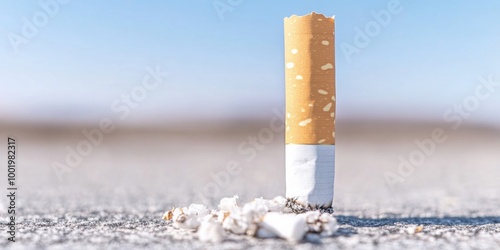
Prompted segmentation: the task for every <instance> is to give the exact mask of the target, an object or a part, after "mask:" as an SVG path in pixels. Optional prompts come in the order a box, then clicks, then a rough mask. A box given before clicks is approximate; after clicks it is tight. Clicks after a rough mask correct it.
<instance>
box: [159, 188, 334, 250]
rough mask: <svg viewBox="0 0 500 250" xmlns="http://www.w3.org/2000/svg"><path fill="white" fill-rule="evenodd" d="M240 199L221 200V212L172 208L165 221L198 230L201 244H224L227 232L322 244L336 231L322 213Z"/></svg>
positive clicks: (327, 215) (199, 207)
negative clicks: (241, 202) (244, 201)
mask: <svg viewBox="0 0 500 250" xmlns="http://www.w3.org/2000/svg"><path fill="white" fill-rule="evenodd" d="M238 200H239V197H238V196H233V197H230V198H223V199H221V201H220V203H219V205H218V208H219V209H218V210H212V211H209V210H208V209H207V207H206V206H204V205H201V204H191V205H189V207H180V208H175V207H174V208H173V209H172V210H170V211H167V212H165V214H164V215H163V219H164V220H166V221H168V222H169V223H171V224H172V226H173V227H175V228H179V229H187V230H193V231H195V230H197V234H198V238H199V239H200V240H201V241H208V242H214V243H218V242H222V241H223V240H224V238H225V237H226V233H227V232H228V233H233V234H238V235H244V234H246V235H250V236H255V237H258V238H276V237H281V238H284V239H287V240H289V241H293V242H297V241H300V240H302V239H304V237H305V240H306V241H309V242H320V241H321V237H327V236H331V235H333V234H334V233H335V231H336V230H337V221H336V220H335V218H334V217H333V216H332V215H331V214H330V213H322V212H320V211H319V210H315V211H308V212H305V213H302V212H303V211H299V214H297V211H295V212H296V213H292V211H293V209H291V208H290V207H289V204H288V202H287V199H285V198H284V197H282V196H277V197H275V198H274V199H272V200H266V199H264V198H256V199H254V200H252V201H251V202H249V203H247V204H244V205H243V206H242V207H240V206H239V205H238Z"/></svg>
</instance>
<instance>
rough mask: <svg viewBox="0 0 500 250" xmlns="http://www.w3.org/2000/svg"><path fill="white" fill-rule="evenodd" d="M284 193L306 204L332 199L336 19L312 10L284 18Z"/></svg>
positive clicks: (329, 202) (324, 203)
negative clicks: (302, 14) (303, 14)
mask: <svg viewBox="0 0 500 250" xmlns="http://www.w3.org/2000/svg"><path fill="white" fill-rule="evenodd" d="M284 24H285V25H284V26H285V79H286V84H285V85H286V87H285V89H286V94H285V96H286V135H285V138H286V146H285V148H286V197H287V198H293V199H296V201H297V202H298V203H300V204H302V205H304V206H309V207H329V206H332V203H333V195H334V192H333V184H334V173H335V116H336V96H335V39H334V37H335V33H334V30H335V23H334V18H333V17H325V16H324V15H322V14H316V13H314V12H313V13H311V14H308V15H305V16H295V15H293V16H291V17H290V18H285V20H284Z"/></svg>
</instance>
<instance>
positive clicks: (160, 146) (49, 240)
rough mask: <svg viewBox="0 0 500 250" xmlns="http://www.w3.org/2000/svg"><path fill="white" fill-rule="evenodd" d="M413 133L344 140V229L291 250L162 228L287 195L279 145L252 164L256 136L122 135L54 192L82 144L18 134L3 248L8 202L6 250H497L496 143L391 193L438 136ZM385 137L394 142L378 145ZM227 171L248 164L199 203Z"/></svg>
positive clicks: (440, 153)
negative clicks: (402, 159) (400, 171)
mask: <svg viewBox="0 0 500 250" xmlns="http://www.w3.org/2000/svg"><path fill="white" fill-rule="evenodd" d="M430 128H432V126H430ZM339 129H341V128H339ZM408 129H409V130H410V131H411V132H408V131H398V130H394V129H390V128H387V127H385V126H379V127H377V126H375V127H370V128H369V129H368V128H364V127H363V128H357V127H352V128H351V131H348V130H347V129H346V130H345V132H344V133H343V134H344V135H345V137H339V146H338V150H339V151H338V161H337V176H336V190H335V191H336V197H335V205H334V208H335V213H334V215H335V216H336V218H337V220H338V222H339V226H340V228H339V230H338V232H337V233H336V234H335V235H334V236H333V237H330V238H323V239H321V241H317V242H308V241H304V242H300V243H289V242H287V241H284V240H280V239H265V240H263V239H255V238H251V237H247V236H235V235H230V236H229V237H228V239H227V240H226V241H225V242H223V243H222V244H220V245H214V244H210V243H202V242H199V241H198V240H197V239H196V236H195V234H193V233H192V232H186V231H181V230H176V229H174V228H172V227H171V226H169V225H167V223H166V222H165V221H163V220H162V219H161V217H162V215H163V213H164V212H165V211H166V210H168V209H170V208H172V206H186V205H189V204H190V203H193V202H196V203H203V204H206V205H207V206H209V207H210V208H215V206H216V204H217V203H218V200H219V199H220V198H221V197H225V196H232V195H234V194H238V195H240V198H241V200H242V202H246V201H249V200H251V199H252V198H254V197H264V198H272V197H274V196H276V195H282V194H283V193H284V168H283V148H282V145H281V144H280V143H279V142H280V140H281V138H282V135H278V136H277V139H276V142H273V143H271V144H268V145H266V146H267V148H266V149H265V150H262V151H260V152H259V153H258V155H257V157H256V158H255V159H254V160H252V161H251V162H246V161H245V159H246V156H241V155H238V154H237V153H236V149H235V148H236V146H237V145H238V144H239V143H240V142H241V141H242V140H245V138H247V136H248V135H252V134H255V133H257V132H258V128H257V130H255V131H244V132H241V131H237V132H234V133H233V134H231V135H227V133H221V134H216V133H215V134H214V133H207V134H198V135H193V134H192V133H191V134H189V135H181V134H179V133H175V134H169V133H159V132H149V133H142V132H141V133H131V132H123V133H118V132H117V133H116V134H113V137H112V138H109V140H107V142H106V143H104V144H103V145H102V146H100V147H99V148H96V149H95V150H94V153H93V154H92V155H91V156H90V157H88V158H86V159H85V161H84V162H83V163H82V164H81V165H80V166H79V167H78V168H75V169H74V171H73V172H72V173H70V174H68V175H67V176H66V177H65V179H64V180H63V181H62V182H58V181H57V179H56V178H55V177H54V173H53V172H52V169H51V167H50V163H51V162H52V161H54V160H61V159H64V156H65V151H64V146H65V145H75V144H76V143H77V142H78V138H79V137H78V136H76V135H75V136H74V137H71V136H67V135H64V138H63V139H61V138H59V137H54V135H53V134H47V133H35V132H24V131H11V132H12V133H14V134H17V135H18V138H19V139H18V140H19V144H20V146H19V148H20V151H19V152H20V153H19V157H20V160H19V161H20V164H22V165H21V166H22V168H20V171H19V178H20V183H19V186H20V190H19V191H18V203H17V205H18V209H17V214H18V216H17V223H18V224H17V235H16V242H15V243H10V242H8V241H7V234H6V231H7V229H6V224H7V223H8V215H7V213H6V210H5V209H6V207H7V206H6V202H7V200H6V199H2V200H0V214H1V219H0V230H1V231H2V236H0V248H2V249H137V248H142V249H337V248H338V249H353V248H355V249H375V248H381V249H500V209H499V208H500V195H499V194H500V185H499V184H498V179H499V177H500V154H498V152H500V145H499V143H498V141H499V138H500V135H499V133H498V132H497V131H490V130H486V131H484V130H482V129H468V130H467V129H463V130H462V131H460V133H450V134H449V136H450V140H449V141H448V142H447V144H443V145H442V146H441V147H439V148H437V149H436V153H435V154H434V155H432V156H430V157H429V158H428V159H427V161H426V162H425V164H423V165H422V166H420V167H419V168H417V169H416V170H415V172H414V173H413V174H412V175H410V176H408V177H407V178H406V179H405V180H404V181H403V182H401V183H398V184H396V185H388V184H387V182H386V180H385V178H384V173H385V172H387V171H397V166H398V156H399V155H408V153H409V152H411V150H412V149H414V148H415V146H414V145H413V141H414V140H415V138H425V135H426V134H427V132H428V131H432V130H429V128H427V127H418V128H416V127H411V126H408ZM388 131H390V132H388ZM12 133H11V134H12ZM54 133H56V132H54ZM59 133H60V132H57V133H56V134H59ZM384 133H385V134H384ZM389 133H390V134H393V135H394V134H395V136H393V137H394V138H395V139H392V141H391V140H385V141H384V140H381V138H387V137H384V136H385V135H387V134H389ZM58 139H60V141H58ZM380 143H383V145H384V147H380ZM47 144H49V145H47ZM123 145H130V146H128V147H125V146H123ZM340 145H342V146H340ZM354 149H356V150H354ZM193 154H194V155H196V157H193ZM359 155H363V157H359ZM2 157H5V156H2ZM0 160H2V161H3V160H4V158H1V159H0ZM231 160H236V161H239V162H240V163H241V164H242V166H243V167H244V170H243V171H242V173H241V174H240V175H238V176H231V180H230V183H228V184H227V185H219V186H220V190H217V191H218V192H217V193H216V194H215V195H213V196H210V197H208V199H201V197H200V195H199V193H200V190H202V191H203V190H204V188H206V186H207V183H212V182H214V179H213V178H211V177H210V174H211V173H212V174H214V173H219V172H220V171H223V170H224V166H225V164H226V163H227V162H228V161H231ZM2 179H3V178H2ZM1 184H2V186H6V184H5V183H4V182H2V183H1Z"/></svg>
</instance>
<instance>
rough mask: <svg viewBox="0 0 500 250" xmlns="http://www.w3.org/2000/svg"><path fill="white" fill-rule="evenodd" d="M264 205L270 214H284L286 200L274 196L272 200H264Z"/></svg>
mask: <svg viewBox="0 0 500 250" xmlns="http://www.w3.org/2000/svg"><path fill="white" fill-rule="evenodd" d="M266 205H267V207H268V208H269V211H270V212H284V211H285V209H286V198H285V197H283V196H276V197H274V199H272V200H266Z"/></svg>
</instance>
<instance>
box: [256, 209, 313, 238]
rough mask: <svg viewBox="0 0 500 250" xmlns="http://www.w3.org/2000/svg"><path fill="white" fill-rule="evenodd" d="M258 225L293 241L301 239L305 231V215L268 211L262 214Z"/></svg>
mask: <svg viewBox="0 0 500 250" xmlns="http://www.w3.org/2000/svg"><path fill="white" fill-rule="evenodd" d="M260 226H262V227H263V228H265V229H267V230H269V231H271V232H273V233H275V234H277V235H278V236H280V237H281V238H284V239H287V240H289V241H293V242H297V241H300V240H302V238H303V237H304V234H305V233H306V220H305V217H304V216H299V215H296V214H283V213H277V212H270V213H267V214H266V216H264V220H263V221H262V222H261V223H260Z"/></svg>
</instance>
